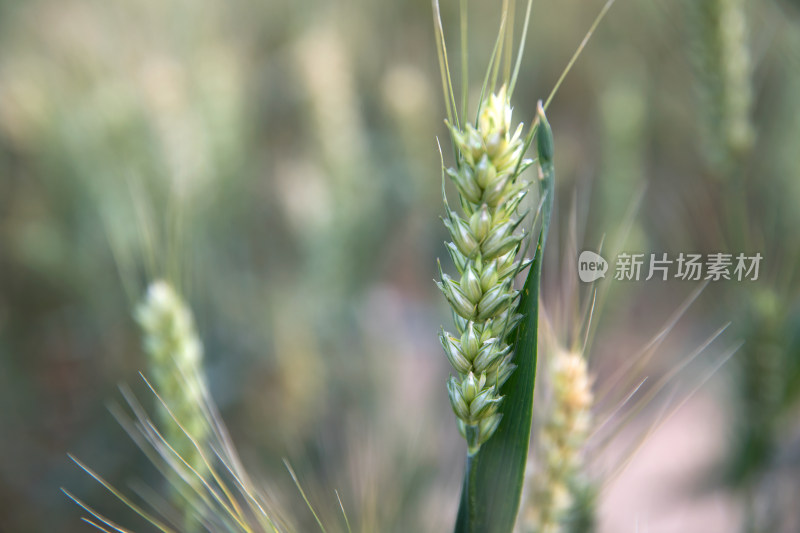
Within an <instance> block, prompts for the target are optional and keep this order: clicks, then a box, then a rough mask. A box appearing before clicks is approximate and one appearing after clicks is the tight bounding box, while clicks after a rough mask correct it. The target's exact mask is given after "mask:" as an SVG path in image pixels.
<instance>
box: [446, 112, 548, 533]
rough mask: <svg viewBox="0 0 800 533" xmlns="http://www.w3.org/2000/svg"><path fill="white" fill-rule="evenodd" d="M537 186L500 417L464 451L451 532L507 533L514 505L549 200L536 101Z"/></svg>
mask: <svg viewBox="0 0 800 533" xmlns="http://www.w3.org/2000/svg"><path fill="white" fill-rule="evenodd" d="M539 121H540V124H539V131H538V133H537V135H538V142H537V149H538V152H539V168H540V170H541V173H540V176H539V192H540V194H541V195H542V196H541V198H543V201H542V202H543V203H542V229H541V232H540V233H539V238H538V241H537V245H536V253H535V256H534V260H533V264H532V265H531V269H530V272H529V273H528V278H527V280H526V281H525V286H524V288H523V289H522V295H521V298H520V302H519V308H518V312H519V313H521V314H522V315H523V317H524V318H523V320H522V322H521V323H520V325H519V326H518V327H517V330H516V331H514V332H512V333H511V338H512V339H515V340H514V354H515V355H514V363H515V364H516V365H517V369H516V370H515V371H514V373H513V374H512V375H511V377H510V378H509V379H508V381H507V382H506V383H505V385H503V388H502V389H501V392H502V394H503V396H504V397H505V400H504V401H503V404H502V407H501V410H502V412H503V419H502V421H501V422H500V426H499V427H498V428H497V432H496V433H495V434H494V435H493V436H492V437H491V438H490V439H489V440H488V441H487V442H486V443H484V444H483V445H482V446H481V448H480V450H479V451H478V452H477V453H476V454H474V455H471V456H469V455H468V457H467V468H466V472H465V475H464V485H463V487H462V492H461V504H460V506H459V510H458V517H457V519H456V528H455V532H456V533H509V532H510V531H511V530H512V529H513V528H514V522H515V521H516V517H517V511H518V509H519V502H520V497H521V495H522V485H523V481H524V477H525V464H526V461H527V457H528V445H529V442H530V435H531V421H532V418H533V388H534V381H535V379H536V350H537V345H538V322H539V284H540V279H541V276H542V257H543V255H542V253H543V251H544V246H545V241H546V239H547V230H548V228H549V226H550V212H551V210H552V206H553V188H554V187H553V181H554V169H553V160H552V156H553V138H552V132H551V131H550V125H549V124H548V123H547V119H546V118H545V116H544V111H543V110H542V108H541V104H540V107H539Z"/></svg>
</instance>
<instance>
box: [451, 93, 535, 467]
mask: <svg viewBox="0 0 800 533" xmlns="http://www.w3.org/2000/svg"><path fill="white" fill-rule="evenodd" d="M481 109H482V110H481V112H480V115H479V118H478V120H477V124H475V125H472V124H466V125H465V126H464V127H463V128H459V127H458V126H454V125H453V124H448V126H449V129H450V134H451V138H452V141H453V145H454V147H455V149H456V158H457V159H456V166H455V167H454V168H449V169H447V174H448V175H449V176H450V178H451V179H452V181H453V183H454V184H455V186H456V188H457V190H458V199H459V204H460V206H461V214H459V213H456V212H455V211H454V210H452V209H451V208H450V206H449V205H448V203H447V199H446V198H445V199H444V203H445V210H446V216H445V218H444V224H445V226H446V227H447V229H448V230H449V232H450V236H451V238H452V241H451V242H449V243H447V248H448V251H449V252H450V256H451V258H452V259H453V263H455V266H456V268H457V270H458V274H459V279H453V278H451V277H450V276H448V275H447V274H444V273H442V274H441V282H439V283H438V285H439V288H440V289H441V290H442V292H443V293H444V295H445V297H446V298H447V301H448V302H449V303H450V306H451V307H452V311H453V317H454V320H455V326H456V330H457V334H455V335H454V334H451V333H449V332H447V331H444V330H442V332H441V334H440V340H441V343H442V346H443V347H444V350H445V353H446V355H447V357H448V359H449V360H450V363H451V364H452V366H453V368H454V369H455V371H456V375H455V376H451V378H450V380H449V381H448V383H447V388H448V392H449V396H450V402H451V404H452V406H453V410H454V412H455V414H456V416H457V417H458V425H459V429H460V431H461V433H462V435H464V437H465V438H466V439H467V444H468V447H469V453H471V454H472V453H475V452H477V450H478V449H479V448H480V445H481V444H482V443H483V442H485V441H486V439H488V438H489V437H491V435H492V434H493V433H494V431H495V430H496V429H497V425H498V424H499V423H500V418H501V416H502V415H501V413H500V412H499V407H500V402H501V399H502V398H501V396H500V393H499V390H500V387H501V386H502V385H503V383H505V381H506V380H507V379H508V377H509V376H510V375H511V373H512V371H513V370H514V364H513V363H512V362H511V359H512V354H511V348H510V347H509V345H508V343H507V340H506V336H507V334H508V332H509V331H511V330H513V329H514V327H515V326H516V324H517V323H518V322H519V320H520V319H521V316H520V315H518V314H516V313H515V312H514V308H515V306H514V302H515V301H516V300H517V296H518V292H519V291H516V290H514V288H513V285H512V284H513V281H514V276H515V274H516V273H517V272H519V270H520V268H521V266H522V265H521V264H520V260H519V259H517V255H518V252H519V250H520V242H521V241H522V239H523V238H524V237H525V233H524V231H520V232H517V231H516V229H517V227H518V226H519V225H520V223H521V222H522V220H523V218H524V215H523V214H521V213H519V212H518V209H517V208H518V207H519V205H520V202H521V201H522V199H523V198H524V197H525V195H526V192H527V186H528V182H527V181H526V180H524V179H522V178H521V177H520V174H521V173H522V171H523V170H524V169H525V168H526V167H527V165H528V162H527V161H523V159H522V158H523V153H524V140H523V139H522V138H521V134H522V124H520V125H519V126H518V127H517V128H516V130H513V131H512V130H511V106H510V104H509V101H508V96H507V93H506V88H505V86H504V87H503V88H501V89H500V90H499V91H498V92H497V93H496V94H491V95H489V96H488V98H487V99H486V100H485V101H484V102H483V104H482V106H481Z"/></svg>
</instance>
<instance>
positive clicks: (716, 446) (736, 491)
mask: <svg viewBox="0 0 800 533" xmlns="http://www.w3.org/2000/svg"><path fill="white" fill-rule="evenodd" d="M497 4H498V3H497V2H478V1H474V2H470V16H471V30H470V36H469V39H470V43H471V46H472V53H471V57H470V62H471V64H470V69H471V72H472V73H473V75H472V76H471V77H472V79H473V80H474V84H473V89H474V91H473V94H477V92H478V89H479V84H480V81H481V79H482V74H483V70H484V68H485V64H486V62H487V60H488V57H489V55H490V53H491V48H492V43H493V41H494V38H495V35H496V31H497V26H498V24H499V9H498V5H497ZM601 7H602V2H599V1H596V0H581V1H577V0H559V1H556V0H535V1H534V11H533V16H532V20H531V24H532V26H531V28H532V29H531V33H530V35H529V40H528V45H527V49H526V52H525V56H524V61H523V63H522V68H521V75H520V80H519V82H518V85H517V90H516V94H515V102H514V105H515V109H514V117H515V120H521V121H523V122H526V123H529V121H530V117H532V116H533V114H534V111H535V106H536V102H537V100H538V99H543V98H545V97H546V96H547V94H548V93H549V92H550V90H551V88H552V87H553V85H554V84H555V82H556V80H557V79H558V76H559V74H560V73H561V71H562V69H563V68H564V67H565V65H566V64H567V62H568V60H569V58H570V56H571V55H572V53H573V52H574V50H575V49H576V47H577V46H578V44H579V43H580V41H581V39H582V38H583V37H584V34H585V32H586V31H587V29H588V28H589V26H590V24H591V22H592V20H593V19H594V17H595V16H596V14H597V13H598V12H599V10H600V8H601ZM522 9H523V6H522V5H520V6H519V10H520V11H521V10H522ZM442 16H443V19H444V25H445V33H446V35H447V37H448V38H449V40H450V45H451V48H452V49H453V50H455V49H456V47H457V43H458V20H459V19H458V2H456V1H454V0H453V1H450V0H443V2H442ZM517 22H518V23H520V24H518V25H521V22H522V21H521V17H518V21H517ZM453 55H457V54H453ZM436 61H437V60H436V51H435V42H434V38H433V27H432V17H431V5H430V3H429V2H428V0H405V1H395V2H389V1H384V2H370V1H367V0H329V1H322V0H305V1H302V2H296V1H291V0H269V1H260V2H256V1H253V0H230V1H228V2H218V1H212V0H193V1H191V2H190V1H188V0H169V1H155V0H137V1H133V0H127V1H126V0H104V1H102V2H101V1H97V0H59V1H55V0H28V1H26V2H18V1H14V0H0V531H2V532H8V533H17V532H38V531H59V532H73V531H74V532H77V531H88V530H90V529H91V528H90V526H88V525H86V524H84V523H82V522H81V521H80V516H81V512H80V509H78V508H77V506H75V505H74V504H73V503H72V502H70V501H69V500H68V499H67V498H66V497H65V496H64V495H63V494H62V493H61V492H60V490H59V488H60V487H67V488H68V489H69V490H70V491H71V492H73V493H74V494H76V495H77V496H79V497H80V498H82V499H83V500H85V501H87V502H90V503H91V504H92V505H94V506H96V507H97V508H98V509H99V510H101V511H102V512H105V513H107V514H108V515H110V516H112V517H114V518H118V520H119V521H121V522H124V523H126V524H137V522H136V519H135V517H132V516H131V512H130V511H127V510H125V509H124V508H122V506H121V505H120V504H118V503H117V502H115V501H114V499H113V497H112V496H111V495H110V494H108V493H107V492H105V491H104V490H103V489H102V487H100V486H99V485H98V484H97V483H96V482H94V481H93V480H91V479H90V478H89V477H88V476H87V475H86V474H85V473H83V472H82V471H80V469H79V468H77V467H76V466H75V465H74V464H73V463H71V462H70V461H69V459H68V457H67V455H66V454H67V453H68V452H69V453H72V454H74V455H76V456H77V457H80V458H81V459H82V460H83V461H85V462H87V463H88V464H90V465H91V466H92V467H93V468H94V469H95V470H96V471H98V472H99V473H101V474H102V475H103V476H104V477H106V478H107V479H108V480H109V481H111V482H112V483H114V484H115V485H117V486H118V487H120V488H127V487H128V486H129V485H130V484H131V483H134V484H135V483H143V484H146V485H148V486H152V487H154V488H155V489H159V488H160V487H161V484H162V483H163V482H162V481H161V480H160V478H159V477H158V475H157V473H156V472H155V471H151V470H152V469H151V468H148V466H147V464H148V463H147V459H146V458H145V457H144V456H143V455H142V454H141V453H140V452H139V451H138V450H137V449H136V447H135V445H134V444H133V442H132V441H131V440H130V438H129V437H128V436H126V435H125V433H124V431H123V430H122V428H121V427H120V426H119V424H118V423H117V422H116V421H115V420H114V418H113V417H112V416H111V415H110V414H109V412H108V405H109V404H115V403H122V398H121V396H120V393H119V390H118V386H119V385H120V384H128V385H130V386H132V387H133V388H134V390H135V391H137V394H138V395H139V397H140V399H141V400H142V401H143V402H144V403H147V402H148V401H149V397H148V393H147V392H146V390H144V388H143V386H142V381H141V378H140V377H139V375H138V372H139V371H140V370H143V369H144V365H145V361H144V358H143V355H142V354H141V350H140V341H139V337H138V331H137V327H136V324H135V322H134V320H133V318H132V308H133V306H134V305H135V304H136V303H137V302H138V301H139V300H140V298H141V295H142V294H143V291H144V289H145V287H146V285H147V283H148V282H149V281H150V280H151V279H152V278H153V277H155V276H167V277H170V278H171V279H173V280H177V282H178V285H179V287H180V288H181V290H182V292H183V293H184V294H185V295H186V297H187V300H188V301H189V303H190V304H191V306H192V308H193V310H194V312H195V314H196V318H197V323H198V329H199V332H200V337H201V338H202V340H203V342H204V344H205V351H206V370H207V374H208V378H209V382H210V386H211V392H212V395H213V397H214V399H215V401H216V402H217V403H218V405H219V407H220V410H221V413H222V417H223V419H224V420H225V422H226V424H227V425H228V426H229V429H230V431H231V434H232V437H233V440H234V442H235V443H236V444H237V447H238V449H239V452H240V454H241V456H242V459H243V462H244V463H245V464H246V465H247V468H248V470H250V471H251V473H252V474H253V477H255V478H257V479H260V480H264V484H265V485H266V486H268V487H269V493H270V495H272V497H273V498H274V499H275V500H276V501H277V502H278V503H279V505H280V507H281V508H283V509H285V512H286V513H287V514H289V515H291V516H292V517H293V520H294V521H295V522H296V523H297V524H298V530H300V531H312V530H314V529H312V528H313V527H314V526H313V524H314V522H313V517H312V516H311V514H310V513H309V512H308V510H307V509H306V508H305V507H304V505H303V503H302V499H301V498H300V497H299V494H298V493H297V489H296V488H295V487H294V485H293V483H292V481H291V478H290V477H289V476H288V474H287V473H286V470H285V468H284V466H283V464H282V462H281V461H282V459H283V458H286V459H288V460H289V461H290V462H291V464H292V465H293V467H294V468H295V470H297V472H298V475H299V477H300V480H301V482H302V483H303V485H304V487H305V488H306V490H307V491H308V493H309V497H310V499H311V500H312V502H313V503H314V505H315V506H316V507H317V508H318V509H319V510H320V512H321V514H322V515H324V516H327V517H332V518H330V521H331V522H334V523H338V522H336V521H337V520H339V518H338V517H337V514H336V513H337V507H338V503H337V501H336V496H335V494H334V489H337V490H338V491H339V492H340V494H341V498H342V501H343V503H344V506H345V508H346V509H347V511H348V514H349V516H350V519H351V522H352V523H354V524H355V528H354V529H355V530H357V531H364V532H372V531H381V532H388V531H402V532H410V531H413V532H417V531H420V532H428V531H430V532H436V531H447V530H449V529H450V528H451V527H452V524H453V520H454V516H455V511H456V507H457V504H458V497H459V490H460V483H461V476H462V469H463V464H462V461H463V454H464V449H465V445H464V443H463V440H462V439H461V438H460V436H459V435H458V432H457V429H456V424H455V418H454V416H453V415H452V413H451V412H450V406H449V404H448V401H447V395H446V390H445V386H444V383H445V380H446V378H447V376H448V373H449V372H450V369H449V366H448V363H447V360H446V358H445V357H444V356H443V354H442V351H441V347H440V346H439V344H438V340H437V336H436V335H437V330H438V327H439V326H440V325H445V326H447V327H449V326H450V325H451V321H452V319H451V317H450V316H449V311H448V308H447V305H446V303H445V301H444V298H442V296H441V294H440V293H439V291H438V290H437V289H436V287H435V285H434V283H433V281H432V279H433V278H434V277H436V276H437V269H436V259H437V258H439V257H441V258H442V260H443V265H444V268H445V269H446V270H448V271H451V270H454V269H453V268H452V265H451V264H450V262H449V259H447V254H446V250H445V247H444V245H443V242H444V240H445V239H446V238H447V234H446V230H445V228H444V227H443V225H442V224H441V221H440V220H439V216H440V215H441V214H442V212H443V208H442V202H441V188H440V187H441V181H440V179H441V178H440V168H439V164H440V163H439V153H438V150H437V144H436V138H437V137H439V138H440V139H444V138H445V136H446V135H447V133H446V130H445V128H444V125H443V120H442V119H443V117H444V106H443V105H442V104H443V101H442V93H441V87H440V85H439V79H440V78H439V73H438V66H437V62H436ZM453 66H454V68H455V69H456V71H460V68H459V65H458V62H457V61H456V62H455V64H454V65H453ZM798 95H800V4H798V2H796V1H795V0H785V1H777V0H754V1H751V2H747V3H745V2H743V1H742V2H740V1H736V0H715V1H710V0H703V1H699V0H692V1H689V0H685V1H666V0H659V1H651V2H643V1H638V0H620V1H619V2H618V3H617V5H615V6H614V7H613V8H612V10H611V12H610V13H609V15H608V17H607V18H606V19H605V20H604V21H603V22H602V24H601V25H600V26H599V28H598V30H597V32H596V34H595V36H594V37H593V40H592V41H591V42H590V44H589V46H588V47H587V49H586V50H585V52H584V53H583V55H582V56H581V58H580V59H579V61H578V62H577V64H576V66H575V68H574V70H573V71H572V72H571V73H570V75H569V76H568V77H567V79H566V81H565V83H564V84H563V86H562V87H561V90H560V92H559V93H558V95H557V96H556V98H555V99H554V101H553V104H552V106H551V107H550V109H549V110H548V116H549V118H550V122H551V124H552V127H553V130H554V135H555V148H556V171H557V195H558V196H557V199H556V202H557V206H556V212H555V217H556V219H555V224H554V226H553V228H552V230H551V231H552V232H553V233H552V234H551V237H550V240H549V243H552V244H550V245H549V246H551V248H550V249H549V251H548V254H549V255H548V257H547V258H546V265H545V272H544V284H545V286H544V289H543V290H544V292H543V305H544V306H545V310H546V312H547V315H548V320H550V321H551V323H552V325H553V329H554V330H555V331H557V332H558V331H567V330H569V329H571V328H574V327H575V323H576V322H577V321H578V320H579V317H580V315H579V309H578V305H577V304H576V303H575V302H576V300H578V301H581V302H585V301H586V300H587V298H590V297H591V295H590V294H589V293H588V289H587V287H586V286H578V282H577V281H576V266H575V264H576V263H575V260H574V256H575V253H576V250H577V251H580V250H583V249H593V250H597V249H599V247H600V245H601V243H603V250H604V251H606V250H611V251H620V250H625V251H630V252H637V253H647V254H649V253H651V252H659V253H661V252H667V253H669V254H670V255H671V256H677V254H678V253H680V252H697V253H712V252H725V253H733V254H737V253H739V252H744V253H747V254H753V253H756V252H759V253H761V255H762V256H763V260H762V263H761V269H760V275H759V278H758V280H757V281H742V282H738V281H735V280H732V281H720V282H715V283H711V284H709V285H708V286H707V287H706V289H705V290H704V291H703V292H702V293H701V294H700V295H699V296H698V297H697V299H696V300H695V301H694V303H693V305H691V306H690V307H689V308H688V310H687V311H686V312H685V313H683V314H682V315H681V318H680V320H678V321H677V323H676V324H675V325H674V327H671V328H670V327H668V326H670V325H671V317H673V315H674V314H675V313H676V311H677V310H679V309H680V308H681V305H682V302H685V301H686V300H687V298H690V296H691V295H692V293H693V291H695V290H696V289H697V288H698V284H697V283H692V282H688V281H668V282H663V281H658V280H653V281H649V282H644V281H641V282H614V281H613V280H609V282H608V283H606V284H604V285H603V294H604V298H603V302H604V304H603V305H602V307H601V308H600V309H598V313H597V316H595V326H596V337H595V338H594V342H593V343H592V346H591V359H590V368H591V372H592V374H593V375H594V376H595V378H596V381H595V384H596V386H597V387H598V389H602V387H603V385H604V384H605V383H611V382H610V381H608V380H609V379H610V378H611V377H612V376H613V375H614V372H615V371H616V370H617V369H618V368H622V367H624V365H626V364H627V363H629V362H630V361H631V360H633V361H635V362H638V361H641V362H642V364H641V365H639V364H636V365H633V366H632V367H631V370H630V373H629V375H626V376H625V377H624V379H623V380H622V382H621V383H619V382H615V383H616V386H617V390H618V391H619V392H625V393H627V392H629V391H632V390H633V389H634V388H635V386H636V385H637V384H638V383H639V382H640V381H641V380H642V379H643V378H644V377H645V376H647V377H649V379H648V381H647V383H646V385H645V386H643V388H642V389H641V390H640V392H639V394H640V395H642V396H641V397H645V396H647V395H648V394H649V393H652V394H649V396H650V397H652V399H648V401H646V402H642V403H641V404H635V405H636V409H627V410H626V409H623V410H621V411H614V410H613V409H612V407H613V402H611V401H610V400H609V402H608V404H609V405H604V404H603V403H602V402H598V405H597V409H598V411H599V412H598V414H597V417H598V419H603V418H604V415H603V413H605V414H611V415H612V416H611V418H612V422H611V425H612V426H613V427H614V428H616V429H614V431H612V432H610V435H609V436H608V439H606V440H604V442H602V443H597V446H594V447H592V449H591V451H590V452H588V453H589V454H590V455H591V457H590V459H591V460H590V461H589V463H588V464H589V465H590V468H591V472H592V475H593V477H594V478H595V479H596V480H597V482H598V485H599V487H600V490H599V496H598V498H599V500H598V501H599V529H600V531H614V532H636V531H649V532H652V533H655V532H677V531H680V532H692V531H703V532H704V533H713V532H732V531H752V532H762V531H763V532H767V531H769V532H796V531H798V530H800V516H799V515H798V509H797V507H796V496H797V494H798V493H800V492H798V491H800V487H798V480H799V479H800V424H798V421H799V418H798V415H799V414H800V411H798V405H797V403H798V402H797V396H798V392H800V298H799V296H800V293H799V292H798V290H799V289H800V276H798V273H800V271H799V270H798V266H799V265H800V257H798V254H800V232H799V231H798V229H797V228H798V227H800V209H798V207H797V206H798V204H799V203H800V157H798V150H797V148H798V144H797V143H798V139H800V97H798ZM448 186H449V185H448ZM609 254H610V255H607V258H608V259H609V260H610V261H611V260H612V257H613V255H611V252H609ZM612 268H613V267H612ZM611 273H612V272H611V271H610V272H609V274H611ZM728 323H730V326H729V327H728V328H727V329H726V330H725V332H724V333H723V334H722V335H721V336H720V337H719V338H717V339H716V340H715V342H713V343H711V345H710V346H708V348H706V349H704V350H702V351H700V353H699V355H697V356H696V357H692V354H693V353H694V352H696V351H697V349H698V348H699V347H702V346H703V345H704V342H705V340H706V339H708V338H710V337H712V336H713V334H714V332H715V331H717V330H718V329H719V328H720V327H722V326H724V325H725V324H728ZM660 332H665V335H664V336H663V338H659V342H658V346H657V350H655V353H651V354H650V356H648V357H643V356H642V355H641V353H642V350H643V348H644V347H646V346H647V343H648V341H649V340H650V339H651V338H654V337H656V336H657V335H658V334H659V333H660ZM740 344H741V347H740V348H739V349H738V350H736V351H735V353H734V354H733V355H732V356H731V357H730V358H728V359H726V354H729V353H731V352H732V351H733V349H735V348H736V347H737V346H739V345H740ZM645 351H646V350H645ZM637 354H638V355H637ZM541 356H542V357H546V353H542V354H541ZM637 358H638V359H637ZM721 361H725V362H724V364H720V362H721ZM659 383H661V384H662V385H659ZM534 441H535V436H534ZM633 451H637V453H635V454H634V453H633ZM532 468H535V464H533V465H532ZM131 527H136V528H138V529H137V530H139V531H147V529H146V527H144V526H142V525H141V524H139V525H138V526H135V525H131ZM333 530H334V531H335V530H336V529H335V526H334V527H333Z"/></svg>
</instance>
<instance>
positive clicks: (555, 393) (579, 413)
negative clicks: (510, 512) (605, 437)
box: [528, 347, 594, 533]
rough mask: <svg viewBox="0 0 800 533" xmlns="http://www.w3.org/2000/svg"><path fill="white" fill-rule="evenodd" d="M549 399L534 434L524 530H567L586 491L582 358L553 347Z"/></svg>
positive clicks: (586, 380)
mask: <svg viewBox="0 0 800 533" xmlns="http://www.w3.org/2000/svg"><path fill="white" fill-rule="evenodd" d="M546 371H547V379H548V380H549V382H550V385H551V397H550V403H549V409H548V410H547V414H546V420H545V422H544V424H543V426H542V428H541V430H540V433H539V443H540V453H539V461H538V462H539V464H538V471H537V472H536V474H535V476H534V479H533V494H532V495H531V501H532V506H531V509H530V516H529V518H528V519H529V522H530V525H529V531H533V532H536V533H555V532H560V531H566V529H565V528H564V523H565V522H566V521H567V519H568V518H569V517H570V516H571V515H572V514H573V513H574V509H575V507H576V505H579V504H580V503H581V502H582V501H583V499H585V494H588V493H589V492H590V487H588V485H587V481H586V480H585V479H583V452H584V448H585V445H586V441H587V439H588V437H589V433H590V429H591V408H592V403H593V400H594V397H593V394H592V380H591V378H590V376H589V372H588V368H587V363H586V358H585V357H584V355H583V353H582V352H580V351H571V350H565V349H563V348H561V347H556V348H554V349H553V350H552V352H551V353H549V354H548V357H547V361H546Z"/></svg>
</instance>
